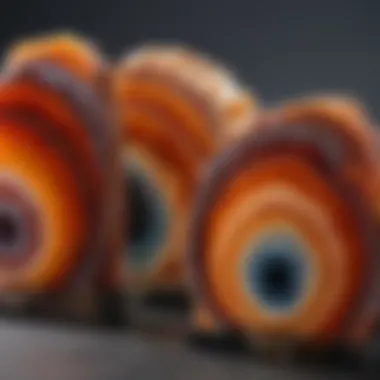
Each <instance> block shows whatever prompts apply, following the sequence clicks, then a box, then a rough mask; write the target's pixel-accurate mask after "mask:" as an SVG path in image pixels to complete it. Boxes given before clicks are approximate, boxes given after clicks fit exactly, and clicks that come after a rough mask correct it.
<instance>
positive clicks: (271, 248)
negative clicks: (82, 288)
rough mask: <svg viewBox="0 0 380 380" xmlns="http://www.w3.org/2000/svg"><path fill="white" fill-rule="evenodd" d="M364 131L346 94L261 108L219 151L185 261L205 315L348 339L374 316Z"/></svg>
mask: <svg viewBox="0 0 380 380" xmlns="http://www.w3.org/2000/svg"><path fill="white" fill-rule="evenodd" d="M374 136H375V134H374V130H373V129H372V127H371V126H369V124H368V123H367V121H366V116H365V114H364V112H362V111H361V110H360V109H359V108H358V107H357V106H356V105H355V103H353V102H351V101H350V100H349V99H345V98H339V97H337V98H333V97H329V98H309V99H305V100H301V101H298V102H293V103H290V104H287V105H285V106H284V107H282V108H280V109H279V110H278V111H273V112H269V113H268V115H266V116H264V117H263V118H262V120H260V121H259V122H258V125H257V127H256V128H255V130H254V131H253V132H252V133H250V135H249V136H248V137H246V138H245V139H244V141H241V142H239V143H238V144H236V145H235V146H233V147H231V148H230V149H228V150H227V151H226V152H225V153H223V154H222V156H221V157H219V158H218V159H217V160H216V162H215V164H214V165H213V168H212V170H211V173H210V175H209V176H208V178H207V179H206V181H205V183H204V184H203V187H202V191H201V195H200V196H199V199H198V200H197V204H196V210H195V212H194V218H193V221H192V226H191V234H190V238H189V242H190V245H191V248H190V251H189V254H190V262H191V263H190V265H191V269H192V274H193V279H194V282H195V286H196V287H197V288H198V291H199V292H198V293H199V296H200V300H203V302H205V304H206V305H208V307H209V308H210V310H211V311H212V313H213V314H214V316H215V318H216V320H217V321H218V322H219V323H221V324H222V325H223V326H225V327H227V328H231V329H236V328H238V329H240V330H242V331H244V332H246V333H247V334H259V335H260V334H263V335H268V336H286V337H288V338H289V337H292V338H297V339H305V340H310V341H320V342H321V341H323V342H332V341H339V340H344V341H346V342H347V341H349V342H352V343H358V342H361V341H363V339H365V338H366V337H368V334H370V331H371V326H373V324H374V323H375V321H376V319H377V317H378V315H379V314H378V310H377V309H378V306H377V305H378V302H377V301H376V299H377V298H376V297H377V295H376V294H377V292H376V289H377V288H378V286H377V285H376V282H377V278H378V277H379V265H378V264H379V261H378V252H377V247H378V244H379V236H378V233H377V231H378V218H377V217H376V207H377V206H376V204H377V200H376V197H375V196H374V190H373V189H374V186H375V183H376V182H377V181H378V178H379V165H378V159H377V158H376V147H375V144H374V143H373V142H374Z"/></svg>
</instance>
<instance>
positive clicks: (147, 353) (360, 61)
mask: <svg viewBox="0 0 380 380" xmlns="http://www.w3.org/2000/svg"><path fill="white" fill-rule="evenodd" d="M379 13H380V3H379V2H376V1H373V0H372V1H371V0H361V1H358V0H329V1H328V0H326V1H325V0H319V1H306V0H277V1H275V0H263V1H256V0H191V1H190V0H188V1H186V0H108V1H103V0H93V1H85V0H65V1H59V0H57V1H52V0H50V1H48V0H7V1H4V2H3V3H2V10H1V12H0V46H1V49H2V50H4V49H5V47H6V46H7V44H8V43H9V41H13V40H15V39H18V38H22V37H24V36H27V35H30V34H36V33H40V32H46V31H54V30H61V29H68V30H74V31H77V32H80V33H83V34H84V35H86V36H89V37H91V38H93V40H94V41H95V42H97V43H99V45H100V46H101V47H102V49H103V50H104V51H105V52H106V53H108V54H109V56H110V57H112V58H115V59H116V58H117V57H118V56H119V55H120V54H121V53H122V52H123V51H124V50H126V49H128V48H131V47H135V46H136V45H139V44H140V43H145V42H149V41H153V42H163V41H169V42H182V43H187V44H189V45H192V46H194V47H196V48H198V49H201V50H203V51H205V52H208V53H210V54H211V55H213V56H215V57H217V58H220V59H221V60H223V61H225V62H226V63H227V64H229V65H230V67H231V68H233V69H234V70H236V71H237V72H238V73H240V77H241V79H242V80H244V81H246V82H248V83H249V85H250V86H251V87H252V88H254V89H255V90H256V92H257V93H258V94H260V97H261V98H262V100H263V101H264V103H267V104H271V103H274V102H276V101H279V100H283V99H286V98H288V97H295V96H298V95H302V94H305V93H309V92H326V91H328V92H343V93H348V94H351V95H353V96H356V97H358V98H359V99H360V100H362V101H363V102H364V103H365V104H366V105H367V107H368V108H369V110H370V111H371V113H372V114H373V115H374V116H375V117H377V118H379V117H380V107H378V102H379V98H380V86H379V85H380V79H379V78H380V47H379V34H380V23H379V19H378V18H379ZM0 340H1V343H0V378H1V379H15V380H16V379H22V380H29V379H30V380H33V379H37V378H39V379H44V378H49V380H55V379H65V380H66V379H68V378H70V379H72V380H75V379H81V380H87V379H113V380H118V379H126V378H128V379H129V380H131V379H140V380H143V379H144V378H145V377H148V376H149V377H152V376H154V379H160V378H162V379H164V378H165V379H181V380H186V379H189V380H190V379H194V378H197V379H210V380H211V379H212V378H214V377H215V378H216V377H218V378H219V379H220V378H222V379H229V378H235V379H237V378H242V379H243V378H246V377H247V376H256V378H257V379H283V378H289V379H298V378H300V379H301V378H302V379H304V378H305V377H306V378H308V379H309V378H310V379H312V378H316V379H317V378H320V377H321V376H324V377H325V378H332V379H335V378H336V379H338V378H343V376H344V378H345V379H347V378H348V375H347V374H342V373H337V374H332V373H328V374H322V375H321V374H320V373H319V372H312V373H310V371H307V372H306V373H304V372H302V373H298V372H297V373H295V372H294V371H293V370H286V371H284V370H282V369H279V368H270V367H266V366H265V365H264V366H263V365H261V364H260V365H258V364H255V363H253V362H252V361H250V360H248V361H241V360H235V359H231V360H230V361H225V359H220V358H214V357H213V358H211V359H210V358H208V357H207V356H206V357H205V356H203V355H198V354H195V353H192V352H188V351H187V350H186V349H185V348H183V347H182V346H178V345H177V343H176V342H163V343H162V342H161V343H159V342H152V341H150V340H149V339H148V340H145V338H140V337H138V336H135V335H132V336H127V335H126V334H119V333H112V334H111V335H108V334H106V333H104V332H101V333H99V334H98V335H95V334H94V333H93V332H83V331H82V332H78V331H71V332H70V331H66V330H62V329H61V328H59V329H54V328H51V327H48V328H47V329H46V328H42V327H33V328H31V327H28V326H27V325H24V324H23V325H18V324H17V325H13V324H11V323H8V322H1V323H0ZM350 376H351V374H350ZM352 376H354V375H353V374H352ZM360 378H362V377H360Z"/></svg>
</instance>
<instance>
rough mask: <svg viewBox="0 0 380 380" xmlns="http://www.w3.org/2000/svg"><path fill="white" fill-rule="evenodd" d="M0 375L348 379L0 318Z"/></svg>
mask: <svg viewBox="0 0 380 380" xmlns="http://www.w3.org/2000/svg"><path fill="white" fill-rule="evenodd" d="M0 342H1V343H0V378H1V379H12V380H19V379H20V380H37V379H38V380H40V379H49V380H68V379H70V380H76V379H78V380H103V379H104V380H125V379H128V380H134V379H136V380H144V379H148V378H149V379H154V380H158V379H165V380H171V379H173V380H190V379H195V380H203V379H204V380H213V379H218V380H224V379H226V380H227V379H233V380H238V379H244V380H246V379H257V380H277V379H281V380H284V379H285V380H286V379H289V380H298V379H299V380H306V379H307V380H308V379H311V380H314V379H315V380H317V379H321V378H323V379H326V380H329V379H331V380H340V379H342V380H343V379H344V380H350V379H364V378H367V377H366V376H364V377H363V375H362V376H360V375H354V374H347V373H343V372H340V373H338V372H336V373H327V372H324V373H321V372H320V371H317V370H310V371H309V370H291V369H284V368H279V367H273V366H272V367H270V366H268V365H264V364H257V363H255V362H254V361H253V360H251V359H248V358H239V359H237V358H230V359H228V358H227V357H226V356H220V355H210V354H206V353H204V352H194V350H193V351H192V350H190V349H189V348H186V347H185V346H184V345H181V344H180V343H177V342H174V341H159V340H157V339H147V338H146V337H141V336H138V335H136V334H135V333H134V334H131V335H128V334H127V333H123V334H120V333H117V332H112V333H107V332H98V333H95V332H93V331H89V330H87V331H86V330H80V329H79V328H76V329H66V328H63V327H51V326H48V327H42V326H38V325H33V326H29V325H26V324H24V323H13V322H12V323H11V322H7V321H1V322H0Z"/></svg>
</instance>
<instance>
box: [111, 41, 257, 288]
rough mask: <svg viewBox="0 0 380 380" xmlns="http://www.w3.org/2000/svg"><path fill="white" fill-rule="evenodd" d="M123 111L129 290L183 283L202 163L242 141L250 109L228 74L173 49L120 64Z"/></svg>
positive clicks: (150, 51) (149, 50)
mask: <svg viewBox="0 0 380 380" xmlns="http://www.w3.org/2000/svg"><path fill="white" fill-rule="evenodd" d="M114 84H115V85H114V91H115V96H116V99H117V104H118V106H119V107H120V109H121V110H122V124H123V130H124V141H125V147H126V148H125V173H126V175H125V176H126V181H127V185H126V187H127V189H128V191H129V194H127V195H126V197H127V198H128V199H130V202H128V203H129V204H130V205H131V207H130V213H129V215H130V216H129V221H128V223H127V225H128V231H127V232H126V237H127V239H128V240H127V243H126V257H127V264H126V265H127V271H128V272H129V276H130V277H129V279H130V281H131V282H133V283H140V284H142V283H145V284H146V283H152V282H154V283H155V284H161V283H162V284H164V285H165V286H166V285H170V286H171V285H173V284H175V285H176V284H178V283H180V282H181V281H183V263H182V252H183V250H184V239H185V233H186V230H187V226H188V218H189V208H190V205H191V202H192V199H193V196H194V191H195V190H196V187H197V184H198V182H199V179H200V177H201V175H202V173H203V170H204V168H205V165H206V163H207V162H208V161H209V159H210V158H211V157H212V155H213V154H214V153H215V151H216V150H217V149H218V147H219V146H220V145H222V144H225V143H226V141H228V140H231V139H233V138H236V137H237V136H239V135H241V134H243V133H244V131H245V128H246V127H247V125H248V124H249V123H248V120H251V119H252V118H253V116H254V115H255V110H256V107H255V103H254V100H253V97H252V96H251V94H250V93H248V92H247V91H245V90H243V89H242V88H241V87H240V86H239V85H238V84H237V81H236V79H235V78H234V77H233V75H232V74H230V73H229V72H228V71H227V70H225V69H224V68H222V67H221V66H220V65H218V64H216V63H214V62H213V61H211V60H209V59H208V58H206V57H204V56H203V55H202V54H200V53H198V52H195V51H193V50H191V49H188V48H183V47H176V46H145V47H142V48H140V49H137V50H136V51H132V52H131V53H130V54H128V55H127V56H126V57H125V58H124V59H122V60H121V62H120V65H119V67H118V68H117V70H116V72H115V76H114Z"/></svg>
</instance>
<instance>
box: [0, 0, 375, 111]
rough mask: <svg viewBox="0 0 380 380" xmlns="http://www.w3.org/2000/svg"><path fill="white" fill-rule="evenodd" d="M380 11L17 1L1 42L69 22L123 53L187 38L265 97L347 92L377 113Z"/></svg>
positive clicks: (301, 5) (173, 1)
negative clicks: (379, 18) (142, 43)
mask: <svg viewBox="0 0 380 380" xmlns="http://www.w3.org/2000/svg"><path fill="white" fill-rule="evenodd" d="M379 12H380V4H379V3H378V2H377V1H373V0H361V1H357V0H319V1H304V0H286V1H283V0H265V1H251V0H191V1H185V0H108V1H105V0H93V1H91V2H90V1H88V2H87V1H84V0H65V1H51V0H50V1H48V0H11V1H4V2H3V8H2V12H1V14H0V21H1V22H0V43H1V47H4V46H6V44H7V43H8V41H9V40H10V39H14V38H17V37H21V36H24V35H27V34H30V33H37V32H41V31H49V30H52V29H66V28H69V29H74V30H76V31H78V32H82V33H84V34H86V35H88V36H90V37H92V38H93V39H94V40H95V41H97V42H98V43H99V44H100V45H101V46H102V47H103V49H104V50H105V51H106V52H108V53H109V55H110V56H111V57H115V58H116V57H117V56H118V55H119V54H120V53H121V52H122V51H123V50H124V49H126V48H128V47H134V46H135V45H138V44H139V43H141V42H147V41H173V42H184V43H188V44H191V45H193V46H195V47H197V48H199V49H202V50H204V51H206V52H209V53H210V54H212V55H215V56H216V57H219V58H221V59H222V60H224V61H226V62H227V63H229V64H230V66H231V67H232V68H234V69H236V70H238V71H239V72H240V74H241V77H242V79H244V80H246V81H248V82H249V83H250V84H251V85H252V86H254V87H255V88H256V89H257V91H258V92H259V93H260V94H261V96H262V98H263V100H264V101H265V102H273V101H277V100H281V99H284V98H286V97H289V96H296V95H299V94H304V93H305V92H309V91H316V92H320V91H326V90H329V91H339V92H341V91H342V92H346V93H350V94H352V95H355V96H357V97H359V98H360V99H362V100H363V101H364V102H365V103H366V104H367V105H368V107H369V108H370V109H371V111H372V112H373V113H374V114H375V115H376V116H377V117H379V116H380V111H379V110H377V108H378V107H377V99H378V98H379V95H380V89H379V83H380V81H379V75H378V74H379V71H380V49H379V39H378V36H379V33H380V24H379V22H378V17H379Z"/></svg>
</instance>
